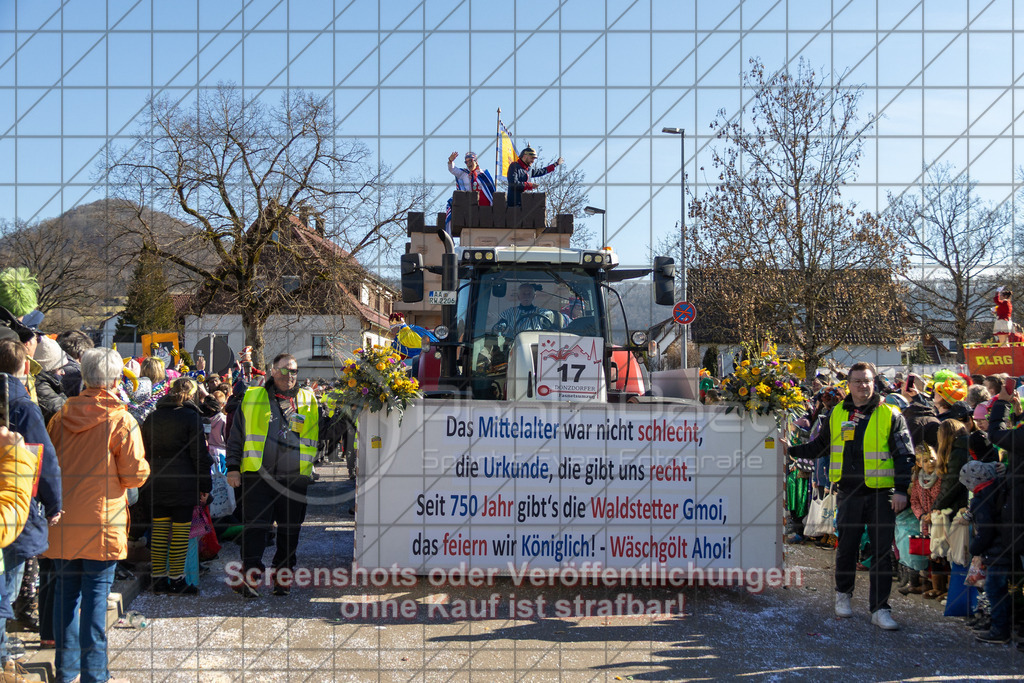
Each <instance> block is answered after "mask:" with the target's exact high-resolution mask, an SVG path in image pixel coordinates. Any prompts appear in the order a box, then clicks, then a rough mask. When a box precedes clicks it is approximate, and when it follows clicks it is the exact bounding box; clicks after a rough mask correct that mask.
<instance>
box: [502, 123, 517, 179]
mask: <svg viewBox="0 0 1024 683" xmlns="http://www.w3.org/2000/svg"><path fill="white" fill-rule="evenodd" d="M518 158H519V155H518V154H516V146H515V144H514V143H513V142H512V135H511V134H510V133H509V132H508V128H505V126H504V124H502V122H501V120H500V119H499V120H498V175H499V177H502V178H507V177H508V167H509V165H510V164H512V163H514V162H515V160H516V159H518Z"/></svg>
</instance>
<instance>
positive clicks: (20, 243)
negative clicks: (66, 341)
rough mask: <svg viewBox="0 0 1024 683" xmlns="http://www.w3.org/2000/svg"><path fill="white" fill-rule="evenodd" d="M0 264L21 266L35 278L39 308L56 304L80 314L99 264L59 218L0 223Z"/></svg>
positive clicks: (89, 299) (52, 307)
mask: <svg viewBox="0 0 1024 683" xmlns="http://www.w3.org/2000/svg"><path fill="white" fill-rule="evenodd" d="M0 234H2V237H0V246H2V249H0V252H2V254H3V255H2V256H0V267H7V266H24V267H26V268H28V269H29V270H30V271H31V272H32V274H33V275H34V276H35V277H36V279H37V280H38V281H39V294H38V297H39V304H38V305H39V310H40V311H42V312H43V313H49V312H50V311H53V310H55V309H58V308H63V309H67V310H70V311H74V312H75V313H79V314H83V313H85V312H87V311H88V310H89V308H90V307H91V305H92V304H93V302H94V300H95V296H94V293H93V292H92V289H93V286H94V285H95V284H96V283H97V282H98V281H99V280H101V279H102V276H103V273H102V268H101V267H100V268H97V267H96V266H97V264H96V263H95V261H94V260H93V259H92V256H91V254H90V253H89V251H88V250H87V249H84V248H83V247H82V245H81V244H80V242H79V240H78V236H77V235H76V234H75V232H74V231H73V230H72V229H71V228H70V226H68V225H67V223H66V222H65V221H64V220H63V218H61V217H58V218H52V219H50V220H45V221H39V222H36V223H31V224H26V223H23V222H20V221H19V222H16V223H13V224H4V225H2V226H0Z"/></svg>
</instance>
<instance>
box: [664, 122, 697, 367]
mask: <svg viewBox="0 0 1024 683" xmlns="http://www.w3.org/2000/svg"><path fill="white" fill-rule="evenodd" d="M661 132H662V133H669V134H671V135H678V136H679V225H680V238H681V239H680V242H679V247H680V256H681V258H680V262H679V266H680V270H681V271H682V289H683V291H682V300H683V301H686V130H685V129H683V128H662V129H661ZM682 327H683V339H682V342H681V343H680V345H679V346H680V349H679V358H680V364H681V365H682V367H683V369H684V370H685V369H686V367H687V358H686V350H687V349H686V346H687V337H688V336H689V334H688V333H689V330H690V326H689V325H683V326H682Z"/></svg>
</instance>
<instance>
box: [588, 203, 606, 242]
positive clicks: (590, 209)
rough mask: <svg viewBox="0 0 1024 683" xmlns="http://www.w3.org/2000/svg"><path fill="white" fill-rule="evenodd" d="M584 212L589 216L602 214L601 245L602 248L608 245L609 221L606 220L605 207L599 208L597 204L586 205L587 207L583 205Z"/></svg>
mask: <svg viewBox="0 0 1024 683" xmlns="http://www.w3.org/2000/svg"><path fill="white" fill-rule="evenodd" d="M583 213H585V214H587V215H588V216H593V215H595V214H600V215H601V247H602V248H604V247H607V246H608V223H607V221H606V220H605V210H604V209H599V208H597V207H596V206H585V207H583Z"/></svg>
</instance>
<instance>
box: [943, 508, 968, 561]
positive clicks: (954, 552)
mask: <svg viewBox="0 0 1024 683" xmlns="http://www.w3.org/2000/svg"><path fill="white" fill-rule="evenodd" d="M946 542H947V543H948V544H949V550H948V551H947V552H946V557H947V558H948V559H949V561H950V562H955V563H956V564H959V565H960V566H962V567H966V566H968V565H969V564H971V551H970V546H971V529H970V526H969V525H968V523H967V520H966V519H964V515H963V511H962V510H961V511H960V512H958V513H957V515H956V517H954V518H953V523H952V524H950V525H949V533H948V534H947V535H946Z"/></svg>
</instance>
